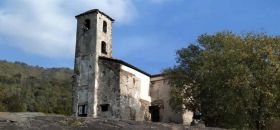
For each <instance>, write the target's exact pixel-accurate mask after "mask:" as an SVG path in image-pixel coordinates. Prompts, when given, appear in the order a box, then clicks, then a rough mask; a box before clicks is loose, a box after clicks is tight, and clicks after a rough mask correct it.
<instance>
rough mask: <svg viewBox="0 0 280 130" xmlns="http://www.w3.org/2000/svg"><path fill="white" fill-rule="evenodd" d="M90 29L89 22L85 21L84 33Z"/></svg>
mask: <svg viewBox="0 0 280 130" xmlns="http://www.w3.org/2000/svg"><path fill="white" fill-rule="evenodd" d="M89 29H90V20H89V19H86V20H85V22H84V31H87V30H89Z"/></svg>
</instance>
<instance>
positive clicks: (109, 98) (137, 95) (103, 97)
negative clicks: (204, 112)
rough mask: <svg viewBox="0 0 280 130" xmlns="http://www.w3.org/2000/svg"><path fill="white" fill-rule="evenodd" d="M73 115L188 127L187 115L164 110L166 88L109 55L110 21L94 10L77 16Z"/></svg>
mask: <svg viewBox="0 0 280 130" xmlns="http://www.w3.org/2000/svg"><path fill="white" fill-rule="evenodd" d="M76 19H77V35H76V53H75V65H74V76H73V108H72V109H73V114H74V115H75V116H87V117H94V118H97V117H101V118H111V119H123V120H135V121H156V122H175V123H184V124H189V123H190V122H191V121H192V113H191V112H184V113H176V112H173V111H172V109H171V108H170V106H169V103H168V102H169V97H170V96H169V92H170V86H169V85H168V83H167V80H166V79H165V78H163V76H162V75H150V74H149V73H147V72H145V71H143V70H141V69H139V68H137V67H135V66H133V65H131V64H129V63H127V62H125V61H122V60H119V59H115V58H113V57H112V24H113V22H114V19H112V18H111V17H110V16H108V15H106V14H105V13H103V12H101V11H100V10H98V9H94V10H90V11H87V12H85V13H82V14H80V15H78V16H76Z"/></svg>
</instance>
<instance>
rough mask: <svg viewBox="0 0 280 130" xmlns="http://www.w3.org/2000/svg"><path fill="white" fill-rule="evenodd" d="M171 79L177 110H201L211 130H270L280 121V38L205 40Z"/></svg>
mask: <svg viewBox="0 0 280 130" xmlns="http://www.w3.org/2000/svg"><path fill="white" fill-rule="evenodd" d="M165 73H166V74H167V77H168V78H170V84H171V86H172V90H171V96H172V98H171V101H170V104H171V106H172V107H173V108H175V109H177V110H179V109H181V104H184V106H185V108H186V109H189V110H192V111H197V110H199V111H200V112H202V114H203V119H204V121H205V123H206V124H207V125H208V126H218V127H224V128H237V129H264V128H267V127H268V125H269V123H270V122H273V121H275V120H279V118H280V37H277V36H268V35H266V34H245V35H236V34H233V33H231V32H220V33H216V34H214V35H209V34H204V35H201V36H200V37H198V40H197V43H195V44H191V45H189V46H188V47H187V48H182V49H180V50H178V51H177V65H175V66H174V67H173V68H169V69H167V70H165Z"/></svg>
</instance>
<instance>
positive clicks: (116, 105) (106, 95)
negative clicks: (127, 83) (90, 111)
mask: <svg viewBox="0 0 280 130" xmlns="http://www.w3.org/2000/svg"><path fill="white" fill-rule="evenodd" d="M98 65H99V75H98V79H97V81H98V85H99V87H98V89H97V90H96V91H97V100H96V101H97V117H104V118H121V115H120V78H119V77H120V64H118V63H114V62H110V61H106V60H99V63H98ZM102 107H108V109H107V110H102V109H104V108H102ZM105 109H106V108H105Z"/></svg>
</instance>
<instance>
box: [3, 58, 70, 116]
mask: <svg viewBox="0 0 280 130" xmlns="http://www.w3.org/2000/svg"><path fill="white" fill-rule="evenodd" d="M71 75H72V70H70V69H67V68H50V69H45V68H41V67H37V66H36V67H34V66H29V65H27V64H25V63H21V62H15V63H10V62H6V61H0V111H10V112H23V111H29V112H45V113H56V114H65V115H69V114H71V100H72V96H71V95H72V93H71Z"/></svg>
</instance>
